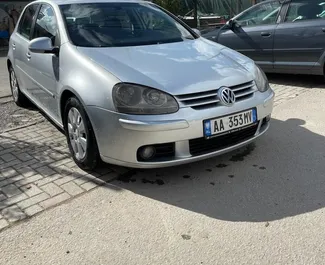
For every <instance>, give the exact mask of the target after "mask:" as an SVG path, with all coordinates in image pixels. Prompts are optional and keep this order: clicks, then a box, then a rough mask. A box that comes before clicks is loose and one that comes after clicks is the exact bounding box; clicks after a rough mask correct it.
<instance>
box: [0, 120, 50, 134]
mask: <svg viewBox="0 0 325 265" xmlns="http://www.w3.org/2000/svg"><path fill="white" fill-rule="evenodd" d="M42 122H45V120H42V121H34V122H30V123H27V124H25V125H22V126H17V127H14V128H10V129H7V130H4V131H0V136H1V135H2V134H4V133H7V132H12V131H16V130H19V129H23V128H26V127H29V126H33V125H36V124H39V123H42Z"/></svg>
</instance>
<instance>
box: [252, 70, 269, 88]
mask: <svg viewBox="0 0 325 265" xmlns="http://www.w3.org/2000/svg"><path fill="white" fill-rule="evenodd" d="M255 83H256V86H257V88H258V90H259V91H260V92H265V91H267V90H268V89H269V81H268V80H267V77H266V75H265V73H264V72H263V70H261V68H260V67H259V66H257V65H255Z"/></svg>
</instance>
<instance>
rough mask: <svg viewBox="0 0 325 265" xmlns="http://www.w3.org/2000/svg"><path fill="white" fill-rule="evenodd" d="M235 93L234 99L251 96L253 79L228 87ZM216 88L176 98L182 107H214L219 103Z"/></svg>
mask: <svg viewBox="0 0 325 265" xmlns="http://www.w3.org/2000/svg"><path fill="white" fill-rule="evenodd" d="M229 88H230V89H232V91H234V93H235V95H236V101H242V100H245V99H247V98H250V97H252V96H253V94H254V92H255V91H256V87H255V83H254V81H251V82H247V83H243V84H240V85H236V86H232V87H229ZM217 93H218V89H213V90H209V91H204V92H197V93H191V94H183V95H177V96H176V98H177V99H178V101H179V102H180V103H181V104H182V106H184V107H191V108H192V109H195V110H202V109H209V108H215V107H217V106H218V105H219V104H220V101H219V98H218V95H217Z"/></svg>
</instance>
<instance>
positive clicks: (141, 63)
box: [78, 38, 254, 95]
mask: <svg viewBox="0 0 325 265" xmlns="http://www.w3.org/2000/svg"><path fill="white" fill-rule="evenodd" d="M78 50H79V52H81V53H82V54H83V55H84V56H86V57H88V58H90V59H91V60H92V61H94V62H95V63H97V64H98V65H100V66H101V67H103V68H105V69H106V70H107V71H109V72H110V73H111V74H113V75H114V76H116V77H117V78H118V79H119V80H121V81H122V82H129V83H136V84H142V85H145V86H149V87H154V88H157V89H160V90H163V91H165V92H168V93H170V94H173V95H178V94H184V93H192V92H198V91H206V90H211V89H215V88H218V87H221V86H233V85H237V84H240V83H245V82H249V81H251V80H253V79H254V76H253V73H254V71H252V70H251V67H252V65H253V64H254V63H253V62H252V60H251V59H249V58H247V57H245V56H243V55H241V54H239V53H237V52H235V51H233V50H230V49H228V48H226V47H224V46H222V45H220V44H217V43H214V42H212V41H209V40H206V39H204V38H198V39H195V40H186V41H184V42H177V43H170V44H159V45H147V46H135V47H116V48H115V47H114V48H84V47H78Z"/></svg>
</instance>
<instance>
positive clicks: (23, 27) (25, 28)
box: [18, 5, 38, 39]
mask: <svg viewBox="0 0 325 265" xmlns="http://www.w3.org/2000/svg"><path fill="white" fill-rule="evenodd" d="M37 8H38V5H31V6H29V7H27V9H26V10H25V13H24V14H23V16H22V18H21V20H20V24H19V26H18V33H20V34H21V35H22V36H24V37H25V38H27V39H30V33H31V29H32V25H33V21H34V16H35V15H36V11H37Z"/></svg>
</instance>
